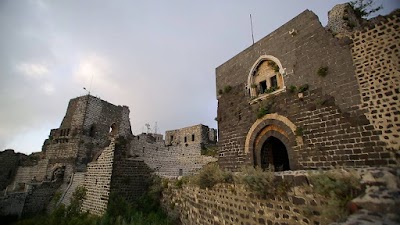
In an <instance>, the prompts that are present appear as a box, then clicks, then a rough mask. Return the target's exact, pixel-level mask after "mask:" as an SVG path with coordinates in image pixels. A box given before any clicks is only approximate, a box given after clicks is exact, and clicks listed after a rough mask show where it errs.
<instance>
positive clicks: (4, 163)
mask: <svg viewBox="0 0 400 225" xmlns="http://www.w3.org/2000/svg"><path fill="white" fill-rule="evenodd" d="M21 156H22V154H19V153H15V152H14V150H11V149H8V150H5V151H2V152H0V190H4V189H5V188H6V187H7V186H8V185H9V184H10V183H11V182H12V180H13V178H14V176H15V174H16V172H17V169H18V165H19V162H20V158H21Z"/></svg>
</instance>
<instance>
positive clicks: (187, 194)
mask: <svg viewBox="0 0 400 225" xmlns="http://www.w3.org/2000/svg"><path fill="white" fill-rule="evenodd" d="M283 179H286V180H290V181H293V177H292V176H288V177H284V178H283ZM162 205H163V207H164V208H165V209H166V210H167V211H168V212H169V213H170V215H178V217H179V218H180V220H181V222H182V224H184V225H190V224H193V225H194V224H204V225H206V224H321V218H320V217H319V215H320V210H321V209H322V206H321V202H320V200H319V199H318V198H314V196H310V195H306V194H304V193H301V192H299V191H297V192H293V191H291V192H289V193H287V195H286V196H285V195H281V196H279V195H277V196H274V197H267V198H264V199H263V198H261V197H260V196H257V195H255V194H253V193H251V192H249V191H248V190H246V189H245V188H244V187H243V186H241V185H233V184H218V185H216V186H214V187H213V188H212V189H200V188H198V187H194V186H183V187H182V188H181V189H173V188H172V187H169V188H168V190H164V191H163V199H162Z"/></svg>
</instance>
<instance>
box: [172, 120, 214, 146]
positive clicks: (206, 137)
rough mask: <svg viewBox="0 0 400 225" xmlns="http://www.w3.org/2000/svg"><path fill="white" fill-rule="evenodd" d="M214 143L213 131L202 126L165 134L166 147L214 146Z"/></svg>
mask: <svg viewBox="0 0 400 225" xmlns="http://www.w3.org/2000/svg"><path fill="white" fill-rule="evenodd" d="M216 142H217V137H216V135H215V129H212V128H211V129H210V128H208V127H207V126H205V125H202V124H199V125H195V126H190V127H185V128H181V129H177V130H169V131H166V132H165V143H166V145H186V144H189V143H203V144H215V143H216Z"/></svg>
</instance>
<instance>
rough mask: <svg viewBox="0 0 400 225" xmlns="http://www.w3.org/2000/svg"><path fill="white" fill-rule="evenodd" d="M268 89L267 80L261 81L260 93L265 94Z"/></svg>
mask: <svg viewBox="0 0 400 225" xmlns="http://www.w3.org/2000/svg"><path fill="white" fill-rule="evenodd" d="M266 90H267V81H265V80H264V81H261V82H260V93H261V94H264V93H265V91H266Z"/></svg>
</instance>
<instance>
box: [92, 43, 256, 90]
mask: <svg viewBox="0 0 400 225" xmlns="http://www.w3.org/2000/svg"><path fill="white" fill-rule="evenodd" d="M253 42H254V41H253ZM93 75H94V74H92V79H90V86H89V95H90V91H91V90H92V82H93Z"/></svg>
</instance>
